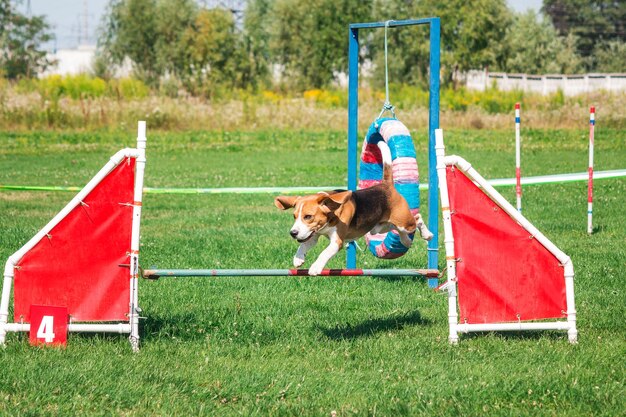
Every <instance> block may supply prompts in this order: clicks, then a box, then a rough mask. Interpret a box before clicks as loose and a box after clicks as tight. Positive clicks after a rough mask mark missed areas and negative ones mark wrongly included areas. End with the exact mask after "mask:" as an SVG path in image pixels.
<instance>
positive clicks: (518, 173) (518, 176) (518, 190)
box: [515, 103, 522, 213]
mask: <svg viewBox="0 0 626 417" xmlns="http://www.w3.org/2000/svg"><path fill="white" fill-rule="evenodd" d="M520 124H521V120H520V105H519V103H515V195H516V197H517V211H519V212H520V213H521V212H522V170H521V167H520V165H521V164H520V163H521V138H520Z"/></svg>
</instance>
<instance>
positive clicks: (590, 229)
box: [587, 106, 596, 234]
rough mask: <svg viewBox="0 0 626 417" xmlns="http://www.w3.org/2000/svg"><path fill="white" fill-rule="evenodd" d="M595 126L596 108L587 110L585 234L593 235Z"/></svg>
mask: <svg viewBox="0 0 626 417" xmlns="http://www.w3.org/2000/svg"><path fill="white" fill-rule="evenodd" d="M595 126H596V108H595V107H594V106H591V108H590V109H589V179H588V181H587V233H589V234H592V233H593V138H594V131H595Z"/></svg>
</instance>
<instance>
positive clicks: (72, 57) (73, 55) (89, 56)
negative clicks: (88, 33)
mask: <svg viewBox="0 0 626 417" xmlns="http://www.w3.org/2000/svg"><path fill="white" fill-rule="evenodd" d="M95 54H96V47H95V46H94V45H81V46H79V47H78V48H76V49H59V50H57V51H56V52H55V53H49V54H48V59H50V60H51V61H53V62H55V64H54V65H51V66H50V67H49V68H48V69H47V70H46V71H44V72H43V73H42V74H41V77H45V76H48V75H52V74H59V75H75V74H80V73H90V72H91V69H92V63H93V59H94V56H95Z"/></svg>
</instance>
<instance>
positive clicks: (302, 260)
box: [293, 255, 304, 268]
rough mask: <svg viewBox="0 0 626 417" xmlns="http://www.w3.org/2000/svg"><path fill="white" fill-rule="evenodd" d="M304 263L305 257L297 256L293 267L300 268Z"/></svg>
mask: <svg viewBox="0 0 626 417" xmlns="http://www.w3.org/2000/svg"><path fill="white" fill-rule="evenodd" d="M303 263H304V257H302V258H299V257H298V256H297V255H296V256H294V257H293V266H295V267H296V268H299V267H300V266H302V264H303Z"/></svg>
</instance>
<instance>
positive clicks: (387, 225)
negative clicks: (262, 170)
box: [274, 141, 433, 275]
mask: <svg viewBox="0 0 626 417" xmlns="http://www.w3.org/2000/svg"><path fill="white" fill-rule="evenodd" d="M378 147H379V148H380V150H381V153H382V156H383V181H382V182H381V183H379V184H377V185H374V186H372V187H370V188H366V189H363V190H357V191H344V190H334V191H328V192H319V193H317V194H313V195H307V196H301V197H298V196H279V197H276V199H275V200H274V205H275V206H276V207H278V208H279V209H281V210H287V209H290V208H294V209H295V210H294V214H293V217H294V219H295V222H294V224H293V226H292V227H291V230H290V231H289V234H290V235H291V237H292V238H294V239H295V240H297V241H298V243H300V246H299V247H298V250H297V252H296V254H295V256H294V258H293V265H294V266H295V267H296V268H298V267H300V266H301V265H302V264H303V263H304V259H305V257H306V254H307V252H308V251H309V250H310V249H311V248H312V247H313V246H315V245H316V244H317V241H318V239H319V237H320V236H322V235H323V236H327V237H328V238H329V240H330V243H329V244H328V246H327V247H326V248H325V249H324V250H323V251H322V252H321V253H320V255H319V257H318V258H317V260H316V261H315V262H314V263H313V264H312V265H311V267H310V268H309V275H319V274H320V273H321V272H322V270H323V269H324V266H325V265H326V263H327V262H328V261H329V260H330V259H331V258H332V257H333V256H335V254H337V252H339V250H340V249H341V248H342V247H343V245H344V243H347V242H350V241H354V240H356V239H358V238H360V237H361V236H364V235H365V234H366V233H368V232H371V233H373V234H375V233H386V232H389V231H391V230H396V231H397V232H398V234H399V236H400V240H401V242H402V244H403V245H404V246H406V247H407V248H408V247H410V246H411V243H412V241H411V238H410V237H409V234H411V233H414V232H415V231H416V230H419V232H420V235H421V237H422V238H423V239H424V240H430V239H432V237H433V234H432V233H431V232H430V230H428V228H427V227H426V225H425V224H424V221H423V220H422V217H421V215H420V214H417V216H416V217H413V215H412V214H411V211H410V210H409V205H408V203H407V202H406V200H405V199H404V197H402V195H401V194H400V193H398V192H397V191H396V189H395V187H394V185H393V170H392V160H391V152H390V150H389V147H388V146H387V144H386V143H385V142H384V141H381V142H379V143H378Z"/></svg>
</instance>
